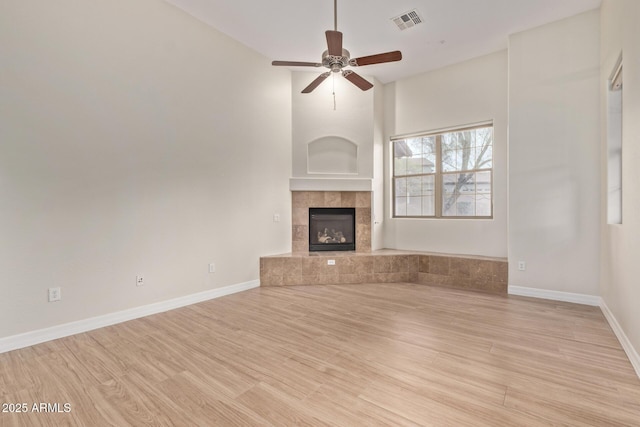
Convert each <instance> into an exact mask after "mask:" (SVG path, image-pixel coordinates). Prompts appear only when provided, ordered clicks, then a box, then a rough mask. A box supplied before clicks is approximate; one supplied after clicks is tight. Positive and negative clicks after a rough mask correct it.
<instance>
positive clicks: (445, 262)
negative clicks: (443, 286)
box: [429, 255, 449, 276]
mask: <svg viewBox="0 0 640 427" xmlns="http://www.w3.org/2000/svg"><path fill="white" fill-rule="evenodd" d="M429 273H432V274H439V275H445V276H448V275H449V257H447V256H435V255H430V256H429Z"/></svg>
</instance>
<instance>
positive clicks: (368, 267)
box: [353, 256, 374, 275]
mask: <svg viewBox="0 0 640 427" xmlns="http://www.w3.org/2000/svg"><path fill="white" fill-rule="evenodd" d="M373 258H374V257H373V256H355V257H354V258H353V267H354V273H355V274H359V275H368V274H372V273H373Z"/></svg>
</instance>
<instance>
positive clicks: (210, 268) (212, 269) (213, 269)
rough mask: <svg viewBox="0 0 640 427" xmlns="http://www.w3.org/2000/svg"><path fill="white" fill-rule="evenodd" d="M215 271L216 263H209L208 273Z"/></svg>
mask: <svg viewBox="0 0 640 427" xmlns="http://www.w3.org/2000/svg"><path fill="white" fill-rule="evenodd" d="M215 272H216V264H215V263H213V262H212V263H210V264H209V273H215Z"/></svg>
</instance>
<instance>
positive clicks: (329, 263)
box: [327, 259, 336, 265]
mask: <svg viewBox="0 0 640 427" xmlns="http://www.w3.org/2000/svg"><path fill="white" fill-rule="evenodd" d="M327 265H336V260H335V259H329V260H327Z"/></svg>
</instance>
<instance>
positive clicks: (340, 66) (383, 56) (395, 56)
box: [271, 0, 402, 93]
mask: <svg viewBox="0 0 640 427" xmlns="http://www.w3.org/2000/svg"><path fill="white" fill-rule="evenodd" d="M337 3H338V1H337V0H334V1H333V18H334V19H333V22H334V29H333V30H327V31H326V32H325V36H326V38H327V50H325V51H324V52H323V53H322V62H300V61H273V62H272V63H271V65H275V66H284V67H325V68H328V69H329V71H326V72H324V73H322V74H320V75H319V76H318V77H316V79H315V80H314V81H312V82H311V84H309V85H308V86H307V87H305V88H304V89H303V90H302V93H311V92H312V91H313V90H314V89H315V88H317V87H318V86H319V85H320V84H321V83H322V82H323V81H324V80H325V79H326V78H327V77H329V76H330V75H331V73H332V72H333V73H342V76H343V77H344V78H345V79H347V80H348V81H350V82H351V83H353V84H354V85H355V86H357V87H358V88H360V89H361V90H369V89H371V88H372V87H373V85H372V84H371V83H370V82H368V81H367V80H366V79H365V78H363V77H362V76H360V75H359V74H357V73H356V72H354V71H352V70H349V69H345V68H346V67H362V66H365V65H373V64H383V63H386V62H394V61H400V60H401V59H402V53H401V52H400V51H399V50H395V51H392V52H385V53H379V54H376V55H369V56H362V57H359V58H353V59H352V58H351V55H350V53H349V51H348V50H347V49H344V48H343V47H342V33H341V32H340V31H338V4H337Z"/></svg>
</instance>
